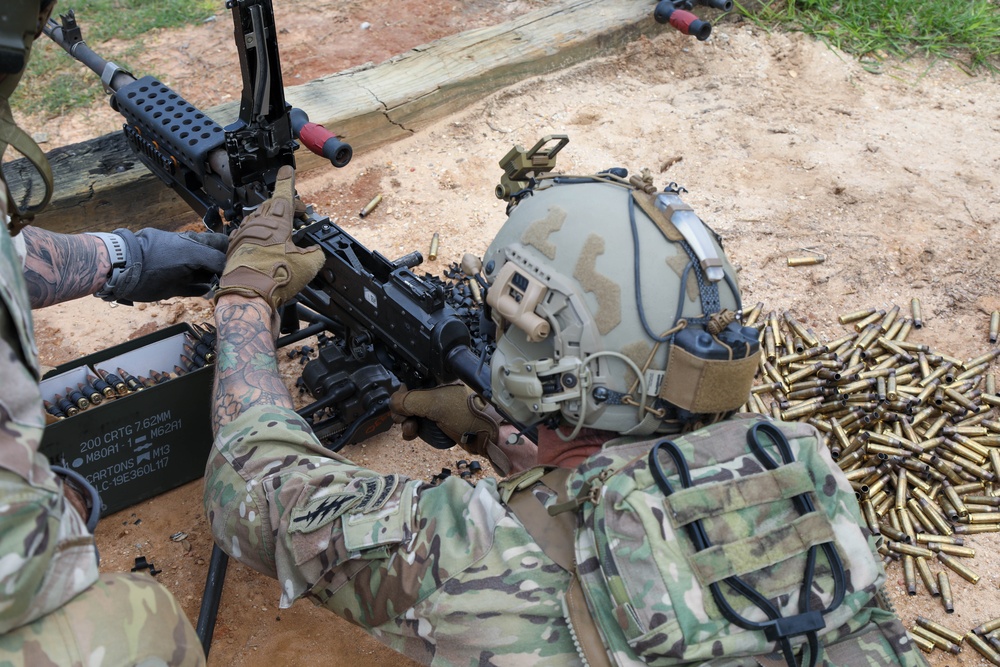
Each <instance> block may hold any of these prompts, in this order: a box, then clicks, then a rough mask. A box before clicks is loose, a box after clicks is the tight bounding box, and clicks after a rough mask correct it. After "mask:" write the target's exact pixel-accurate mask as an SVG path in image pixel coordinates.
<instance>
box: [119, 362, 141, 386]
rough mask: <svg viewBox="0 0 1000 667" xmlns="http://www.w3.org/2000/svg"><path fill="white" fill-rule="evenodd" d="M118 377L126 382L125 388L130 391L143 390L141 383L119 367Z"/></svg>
mask: <svg viewBox="0 0 1000 667" xmlns="http://www.w3.org/2000/svg"><path fill="white" fill-rule="evenodd" d="M118 376H119V377H120V378H121V379H122V380H123V381H124V382H125V386H126V387H128V388H129V391H141V390H142V389H143V386H142V385H141V384H140V383H139V381H138V380H137V379H135V377H133V376H132V375H131V374H130V373H129V372H128V371H126V370H125V369H124V368H122V367H121V366H119V367H118Z"/></svg>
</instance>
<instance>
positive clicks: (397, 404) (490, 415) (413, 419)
mask: <svg viewBox="0 0 1000 667" xmlns="http://www.w3.org/2000/svg"><path fill="white" fill-rule="evenodd" d="M389 410H390V412H392V418H393V421H395V422H396V423H397V424H400V425H401V426H402V428H403V439H404V440H413V439H414V438H416V437H417V435H418V433H419V431H420V426H421V420H424V419H426V420H429V421H432V422H434V423H435V424H436V425H437V427H438V428H439V429H441V431H442V432H443V433H444V434H445V435H446V436H448V437H449V438H451V439H452V440H453V441H454V442H455V444H457V445H458V446H460V447H461V448H462V449H464V450H465V451H467V452H469V453H470V454H476V455H477V456H489V453H488V451H487V450H488V448H489V447H490V446H491V445H492V446H494V447H495V446H496V443H497V438H498V437H499V433H500V423H501V421H502V419H501V417H500V415H499V414H498V413H497V411H496V410H495V409H494V408H493V406H492V405H490V404H489V403H487V402H486V401H484V400H483V399H482V398H480V397H479V396H478V395H476V393H475V392H474V391H472V390H471V389H469V388H468V387H467V386H465V385H464V384H446V385H442V386H440V387H434V388H433V389H414V390H412V391H408V390H406V389H400V390H399V391H397V392H396V393H395V394H393V395H392V397H391V398H390V399H389Z"/></svg>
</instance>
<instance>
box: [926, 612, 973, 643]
mask: <svg viewBox="0 0 1000 667" xmlns="http://www.w3.org/2000/svg"><path fill="white" fill-rule="evenodd" d="M916 621H917V625H919V626H920V627H921V628H923V629H925V630H930V631H931V632H933V633H935V634H937V635H940V636H942V637H944V638H945V639H947V640H948V641H950V642H952V643H954V644H961V643H962V633H960V632H955V631H954V630H952V629H951V628H949V627H948V626H947V625H942V624H940V623H937V622H936V621H932V620H931V619H929V618H927V617H926V616H917V618H916Z"/></svg>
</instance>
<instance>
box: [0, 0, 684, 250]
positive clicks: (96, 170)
mask: <svg viewBox="0 0 1000 667" xmlns="http://www.w3.org/2000/svg"><path fill="white" fill-rule="evenodd" d="M652 12H653V3H651V2H650V1H649V0H616V1H615V2H608V1H607V0H574V1H572V2H563V3H560V4H557V5H554V6H550V7H546V8H544V9H539V10H536V11H533V12H531V13H528V14H526V15H524V16H522V17H520V18H518V19H515V20H513V21H510V22H508V23H504V24H501V25H498V26H492V27H489V28H479V29H476V30H469V31H466V32H463V33H459V34H457V35H452V36H450V37H445V38H443V39H439V40H437V41H434V42H431V43H430V44H426V45H424V46H419V47H416V48H414V49H411V50H410V51H408V52H406V53H404V54H402V55H400V56H397V57H395V58H392V59H390V60H387V61H386V62H384V63H382V64H380V65H377V66H374V67H369V68H355V69H352V70H347V71H344V72H340V73H338V74H334V75H331V76H326V77H322V78H319V79H316V80H313V81H310V82H309V83H306V84H303V85H300V86H294V87H290V88H287V89H286V91H285V94H286V98H287V100H288V102H289V104H291V105H292V106H295V107H299V108H302V109H303V110H305V111H306V113H307V114H309V117H310V120H312V121H313V122H315V123H319V124H321V125H325V126H326V127H327V128H329V129H331V130H333V131H335V132H337V133H338V134H339V135H341V136H343V137H344V138H345V140H346V141H347V142H349V143H350V144H351V145H352V146H353V148H354V150H355V151H356V152H363V151H366V150H371V149H372V148H375V147H377V146H379V145H381V144H384V143H386V142H390V141H394V140H396V139H400V138H402V137H406V136H409V135H410V134H412V133H414V132H417V131H419V130H420V129H421V128H424V127H426V126H427V125H429V124H431V123H433V122H434V121H437V120H439V119H440V118H442V117H444V116H446V115H448V114H451V113H454V112H456V111H459V110H461V109H462V108H465V107H467V106H469V105H471V104H473V103H474V102H476V101H478V100H480V99H482V98H483V97H484V96H485V95H487V94H489V93H492V92H494V91H496V90H499V89H500V88H503V87H505V86H509V85H512V84H514V83H517V82H518V81H521V80H523V79H525V78H528V77H532V76H537V75H540V74H545V73H548V72H552V71H555V70H557V69H561V68H565V67H568V66H570V65H573V64H576V63H579V62H582V61H584V60H587V59H589V58H593V57H595V56H600V55H606V54H609V53H612V52H614V51H617V50H619V49H621V48H623V47H624V45H625V44H627V43H629V42H631V41H633V40H635V39H636V38H637V37H639V36H640V35H644V34H653V33H656V32H659V31H661V30H664V29H668V28H665V27H664V26H661V25H659V24H657V23H656V22H654V21H653V19H652ZM237 66H238V65H237V63H235V62H234V63H233V67H237ZM81 76H89V74H82V73H81ZM177 92H179V93H180V94H182V95H183V94H184V91H182V90H180V91H177ZM207 113H208V115H209V116H211V117H212V118H213V119H215V120H216V121H217V122H219V123H220V124H223V125H225V124H227V123H229V122H231V121H232V120H233V119H235V118H236V116H237V115H238V103H235V102H233V103H228V104H224V105H220V106H217V107H213V108H211V109H209V110H208V111H207ZM48 155H49V161H50V162H51V163H52V169H53V172H54V175H55V183H56V185H55V195H54V197H53V199H52V203H51V204H50V205H49V207H48V209H47V210H46V211H45V212H44V213H43V214H42V215H40V216H39V217H38V219H37V221H36V224H39V225H41V226H43V227H45V228H47V229H51V230H53V231H58V232H63V233H74V232H82V231H94V230H109V229H114V228H117V227H132V228H139V227H145V226H156V227H160V228H163V229H173V228H176V227H177V226H179V225H181V224H184V223H188V222H190V221H191V220H192V213H191V211H190V209H188V207H187V205H186V204H185V203H184V202H183V201H182V200H181V199H180V198H179V197H178V196H176V195H175V194H174V193H173V192H172V191H171V190H169V189H168V188H166V187H165V186H164V184H163V183H162V182H161V181H160V180H159V179H158V178H156V177H155V176H153V175H152V174H150V173H149V171H148V170H147V169H146V168H145V167H144V166H143V165H142V164H141V163H140V162H139V161H138V160H136V159H135V158H134V156H133V155H132V153H131V151H130V150H129V148H128V146H127V145H126V143H125V140H124V137H123V136H122V134H121V133H120V132H116V133H113V134H108V135H104V136H101V137H97V138H95V139H91V140H88V141H84V142H81V143H78V144H72V145H70V146H65V147H62V148H57V149H55V150H53V151H51V152H50V153H49V154H48ZM296 160H297V167H298V169H299V170H300V171H302V170H309V169H313V168H318V167H320V166H322V165H326V168H331V167H330V166H329V163H328V162H326V161H324V160H322V158H319V157H316V156H314V155H312V154H311V153H309V152H308V151H305V150H300V151H298V152H297V153H296ZM24 169H26V166H25V165H24V164H23V163H22V164H18V163H12V164H11V165H9V167H8V169H7V173H8V181H9V182H10V183H11V186H12V190H13V191H15V192H17V191H19V190H18V183H17V181H18V179H19V178H24V176H23V174H22V172H23V170H24ZM19 174H22V175H19Z"/></svg>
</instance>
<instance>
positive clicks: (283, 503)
mask: <svg viewBox="0 0 1000 667" xmlns="http://www.w3.org/2000/svg"><path fill="white" fill-rule="evenodd" d="M601 456H602V454H595V455H594V456H592V457H591V458H590V459H588V462H586V463H584V464H583V465H581V467H580V468H579V470H580V471H582V472H583V474H586V472H587V470H588V465H590V468H593V466H595V465H597V466H599V465H602V463H601ZM206 474H207V477H206V487H205V488H206V490H205V493H206V496H205V503H206V510H207V512H208V515H209V519H210V522H211V524H212V530H213V532H214V534H215V536H216V540H217V541H218V543H219V545H220V546H222V547H223V548H224V549H225V550H226V551H227V552H228V553H229V554H230V555H232V556H233V557H235V558H237V559H238V560H240V561H241V562H243V563H246V564H248V565H250V566H251V567H253V568H255V569H256V570H258V571H260V572H262V573H264V574H267V575H269V576H271V577H275V578H277V579H278V581H279V583H280V585H281V590H282V596H281V601H280V605H281V606H282V607H287V606H289V605H290V604H291V603H292V602H293V601H294V600H295V599H297V598H301V597H304V598H308V599H310V600H312V601H313V602H314V603H315V604H317V605H320V606H324V607H326V608H328V609H330V610H331V611H333V612H335V613H337V614H338V615H340V616H343V617H344V618H346V619H347V620H349V621H351V622H352V623H355V624H357V625H359V626H361V627H363V628H366V629H368V630H369V631H370V632H371V633H372V634H373V635H374V636H375V637H377V638H378V639H380V640H381V641H382V642H384V643H385V644H387V645H389V646H391V647H392V648H394V649H396V650H398V651H400V652H402V653H405V654H407V655H409V656H410V657H412V658H414V659H416V660H419V661H421V662H423V663H426V664H434V665H473V664H479V665H571V664H582V663H583V659H582V658H581V657H580V654H579V653H578V648H577V642H576V639H577V638H575V637H574V636H573V634H572V632H571V628H570V626H569V625H568V623H567V621H566V617H565V613H566V612H564V604H566V592H567V590H569V588H570V584H571V576H570V573H569V572H568V571H567V570H566V569H563V567H560V566H559V565H558V564H557V563H556V562H555V561H554V560H553V559H552V558H550V557H549V556H548V555H547V553H546V551H543V549H542V548H541V547H540V546H539V544H538V542H536V541H535V540H534V539H532V537H531V535H529V533H528V531H527V529H526V528H525V524H522V522H521V521H520V520H519V519H518V518H517V516H515V514H514V513H513V511H512V510H511V508H510V507H509V506H508V504H507V503H506V502H504V498H506V495H505V492H506V491H512V490H513V489H510V488H509V487H507V486H505V485H500V486H499V487H498V484H497V483H496V481H495V480H492V479H486V480H483V481H480V482H479V483H477V484H476V485H475V486H473V485H471V484H469V483H468V482H466V481H465V480H461V479H458V478H455V477H450V478H447V479H445V480H444V482H442V483H441V484H440V485H438V486H428V485H426V484H424V483H422V482H420V481H417V480H408V479H406V478H402V477H399V476H396V475H382V474H378V473H375V472H372V471H370V470H366V469H364V468H360V467H358V466H355V465H353V464H352V463H351V462H350V461H347V460H346V459H344V458H342V457H340V456H338V455H336V454H331V453H330V452H328V451H326V450H324V449H323V448H322V446H321V445H320V444H319V442H318V441H317V440H316V438H315V437H314V435H313V434H312V432H311V430H310V429H309V426H308V424H307V423H306V422H305V421H303V420H302V419H301V418H300V417H299V416H298V415H296V414H295V413H294V412H292V411H291V410H288V409H284V408H280V407H274V406H266V407H265V406H258V407H254V408H252V409H250V410H248V411H247V412H245V413H243V414H242V415H241V416H239V417H238V418H237V419H236V420H234V421H233V422H231V423H229V424H227V425H226V426H224V427H223V428H222V430H221V431H220V433H219V435H218V437H217V439H216V448H215V449H214V451H213V454H212V455H211V457H210V459H209V463H208V469H207V472H206ZM845 484H846V482H845ZM527 486H528V490H518V491H514V493H515V494H527V493H532V494H534V498H536V499H537V500H538V501H540V502H541V503H542V504H543V505H544V506H546V507H548V506H551V505H553V504H554V503H555V502H556V500H557V496H556V494H555V493H553V492H552V491H551V490H549V489H548V488H547V487H545V486H542V485H535V486H530V485H527ZM841 491H843V490H841ZM849 491H850V489H849V488H848V489H847V492H849ZM861 548H863V549H867V545H866V544H865V543H864V541H863V540H862V547H861ZM875 619H876V620H879V619H880V620H883V621H884V623H882V625H885V626H886V628H885V631H884V632H883V633H882V634H883V635H884V636H885V637H888V638H890V639H885V638H882V637H879V638H878V639H877V640H874V641H875V642H876V643H878V642H886V641H888V642H891V643H893V644H894V646H893V647H891V648H890V647H886V646H884V645H882V646H874V647H871V649H872V650H871V653H872V654H873V655H892V654H893V653H898V654H900V659H901V660H900V662H901V663H902V664H908V665H921V664H924V663H923V661H922V659H921V657H920V656H919V651H916V650H915V649H914V647H913V644H912V642H908V640H907V638H906V633H905V630H904V629H903V628H902V626H901V625H900V624H899V622H898V620H896V619H895V618H892V616H891V614H884V615H882V616H879V615H878V614H876V615H875ZM580 639H582V638H580ZM865 648H866V649H867V647H865ZM715 655H718V653H716V654H715ZM828 655H829V654H828ZM857 655H858V654H857V653H856V652H855V653H853V654H852V657H857ZM866 655H867V652H866ZM614 657H615V658H616V659H617V660H618V661H619V663H620V664H635V665H641V664H643V663H641V662H640V661H639V660H638V659H637V658H636V657H635V655H634V654H633V655H631V656H630V655H629V654H628V648H627V647H624V648H622V647H621V643H619V646H618V647H617V648H616V650H615V651H614ZM744 662H745V664H749V665H756V664H757V663H756V662H755V661H754V660H753V659H749V660H747V661H743V662H740V661H734V660H732V659H726V658H722V657H719V658H716V659H713V660H711V662H710V663H706V664H712V665H722V664H729V665H731V664H744ZM782 663H783V661H782V660H781V659H780V656H778V657H777V659H776V662H773V663H767V664H782ZM825 664H832V663H825ZM841 664H851V665H852V667H853V665H854V664H859V663H841ZM860 664H869V665H872V667H874V666H875V665H880V664H884V663H879V662H878V661H874V662H873V661H871V660H867V659H866V660H865V661H864V662H862V663H860Z"/></svg>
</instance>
